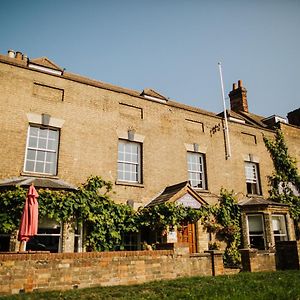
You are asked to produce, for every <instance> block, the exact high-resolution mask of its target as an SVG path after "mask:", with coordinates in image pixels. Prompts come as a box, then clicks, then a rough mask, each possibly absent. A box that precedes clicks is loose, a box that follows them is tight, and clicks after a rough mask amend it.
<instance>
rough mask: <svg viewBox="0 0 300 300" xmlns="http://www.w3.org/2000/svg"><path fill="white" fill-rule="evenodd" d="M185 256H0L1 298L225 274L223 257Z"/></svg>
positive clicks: (178, 253)
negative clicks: (41, 291)
mask: <svg viewBox="0 0 300 300" xmlns="http://www.w3.org/2000/svg"><path fill="white" fill-rule="evenodd" d="M183 250H184V249H183ZM183 250H182V249H181V250H180V251H176V249H173V250H157V251H120V252H86V253H48V254H46V253H18V254H9V253H8V254H0V295H1V294H2V295H3V294H16V293H20V292H31V291H34V290H58V289H59V290H66V289H73V288H84V287H92V286H108V285H129V284H138V283H143V282H148V281H153V280H161V279H173V278H177V277H182V276H197V275H203V276H209V275H218V274H222V273H223V270H224V269H223V261H222V254H221V253H217V252H215V251H210V252H209V253H203V254H197V255H193V256H190V255H189V253H188V248H187V250H185V251H183ZM221 265H222V266H221Z"/></svg>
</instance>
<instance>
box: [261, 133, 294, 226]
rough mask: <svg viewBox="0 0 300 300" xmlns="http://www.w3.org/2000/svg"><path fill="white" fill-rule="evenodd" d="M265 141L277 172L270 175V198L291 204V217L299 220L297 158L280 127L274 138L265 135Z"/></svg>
mask: <svg viewBox="0 0 300 300" xmlns="http://www.w3.org/2000/svg"><path fill="white" fill-rule="evenodd" d="M264 142H265V145H266V148H267V149H268V151H269V153H270V155H271V158H272V160H273V164H274V168H275V172H273V174H272V175H271V176H269V183H270V186H271V189H270V190H269V193H270V198H271V199H272V200H273V201H277V202H280V203H285V204H289V205H290V214H291V217H292V218H293V219H294V220H295V221H296V222H299V221H300V198H299V194H300V176H299V174H298V169H297V167H296V160H295V159H294V158H292V157H291V156H290V155H289V153H288V147H287V145H286V143H285V140H284V136H283V133H282V131H281V130H280V129H277V130H276V134H275V138H274V139H268V138H266V137H264Z"/></svg>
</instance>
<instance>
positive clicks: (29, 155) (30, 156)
mask: <svg viewBox="0 0 300 300" xmlns="http://www.w3.org/2000/svg"><path fill="white" fill-rule="evenodd" d="M35 153H36V151H35V150H30V149H28V151H27V159H30V160H34V159H35Z"/></svg>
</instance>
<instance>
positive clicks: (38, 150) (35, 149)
mask: <svg viewBox="0 0 300 300" xmlns="http://www.w3.org/2000/svg"><path fill="white" fill-rule="evenodd" d="M31 128H37V129H38V136H37V142H38V141H39V132H40V130H41V129H44V130H48V133H47V138H46V144H48V142H49V140H50V138H49V130H52V131H56V132H57V140H55V139H51V140H54V141H55V142H56V149H55V150H53V149H48V148H47V147H46V148H39V147H38V145H37V146H36V147H32V146H30V137H31V136H30V129H31ZM59 138H60V132H59V129H58V128H52V127H43V126H36V125H29V126H28V130H27V140H26V150H25V159H24V167H23V170H24V172H28V173H37V174H47V175H56V174H57V163H58V161H57V158H58V148H59ZM28 150H33V151H35V158H34V159H28V157H27V156H28ZM38 152H43V153H46V154H47V153H54V154H55V162H54V171H53V172H46V171H45V167H46V160H45V159H46V158H44V160H43V161H38V160H37V154H38ZM45 157H46V156H45ZM27 161H32V162H33V163H34V168H33V170H29V169H27V168H26V164H27ZM37 162H41V163H43V172H37V171H35V170H36V163H37Z"/></svg>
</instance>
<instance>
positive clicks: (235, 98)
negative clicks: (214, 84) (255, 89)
mask: <svg viewBox="0 0 300 300" xmlns="http://www.w3.org/2000/svg"><path fill="white" fill-rule="evenodd" d="M229 98H230V108H231V110H233V111H235V112H239V111H244V112H248V101H247V90H246V89H245V88H244V87H243V82H242V80H239V81H238V85H237V84H236V83H234V84H233V87H232V91H231V92H230V93H229Z"/></svg>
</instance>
